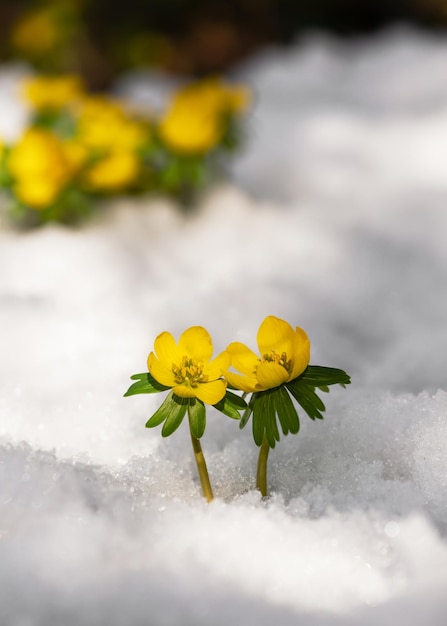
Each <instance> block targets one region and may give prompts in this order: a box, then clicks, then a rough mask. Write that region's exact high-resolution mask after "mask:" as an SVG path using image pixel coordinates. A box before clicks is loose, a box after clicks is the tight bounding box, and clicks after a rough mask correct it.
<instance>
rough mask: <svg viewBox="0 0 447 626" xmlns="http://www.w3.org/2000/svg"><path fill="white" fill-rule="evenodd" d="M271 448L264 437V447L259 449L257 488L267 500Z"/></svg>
mask: <svg viewBox="0 0 447 626" xmlns="http://www.w3.org/2000/svg"><path fill="white" fill-rule="evenodd" d="M269 452H270V446H269V443H268V441H267V438H266V437H265V436H264V439H263V441H262V445H261V447H260V448H259V457H258V473H257V474H256V487H257V488H258V489H259V491H260V492H261V494H262V496H263V497H264V498H265V497H266V496H267V459H268V457H269Z"/></svg>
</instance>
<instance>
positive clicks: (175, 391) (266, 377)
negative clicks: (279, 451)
mask: <svg viewBox="0 0 447 626" xmlns="http://www.w3.org/2000/svg"><path fill="white" fill-rule="evenodd" d="M257 343H258V348H259V355H257V354H256V353H255V352H253V351H252V350H251V349H250V348H249V347H247V346H245V345H244V344H242V343H240V342H233V343H230V344H229V345H228V346H227V348H226V350H224V351H223V352H221V353H220V354H219V355H218V356H216V357H215V358H214V359H212V353H213V344H212V339H211V337H210V335H209V333H208V331H207V330H206V329H205V328H203V327H201V326H192V327H191V328H188V329H187V330H185V331H184V332H183V333H182V334H181V336H180V338H179V340H178V342H177V341H176V340H175V339H174V337H173V336H172V334H171V333H169V332H166V331H165V332H162V333H161V334H160V335H158V336H157V338H156V339H155V342H154V350H153V351H152V352H150V354H149V356H148V360H147V367H148V371H147V372H144V373H142V374H135V375H133V376H131V379H132V380H134V381H136V382H134V383H133V384H132V385H131V386H130V387H129V389H128V390H127V392H126V393H125V394H124V395H125V396H131V395H135V394H141V393H157V392H161V391H169V393H168V395H167V397H166V399H165V400H164V402H163V403H162V405H161V406H160V408H159V409H158V410H157V411H156V412H155V413H154V415H152V417H151V418H150V419H149V420H148V421H147V423H146V427H147V428H152V427H155V426H160V425H161V424H163V426H162V431H161V434H162V436H163V437H168V436H169V435H171V434H172V433H173V432H174V431H176V430H177V428H179V426H180V425H181V423H182V421H183V418H184V417H185V415H186V414H187V415H188V422H189V429H190V434H191V441H192V445H193V450H194V455H195V459H196V462H197V470H198V474H199V478H200V482H201V486H202V492H203V495H204V496H205V498H206V499H207V500H208V501H211V500H212V499H213V490H212V487H211V483H210V479H209V475H208V470H207V466H206V462H205V458H204V455H203V451H202V448H201V443H200V439H201V437H202V436H203V434H204V432H205V427H206V409H205V405H207V404H208V405H211V406H213V407H214V408H215V409H217V410H218V411H220V412H221V413H224V414H225V415H227V416H229V417H231V418H233V419H236V420H240V427H241V428H244V426H245V425H246V424H247V423H248V420H249V419H250V417H252V425H253V438H254V441H255V443H256V445H257V446H259V457H258V467H257V480H256V486H257V488H258V489H259V491H260V492H261V494H262V495H263V496H266V495H267V459H268V455H269V452H270V449H271V448H274V447H275V445H276V443H277V442H278V441H279V440H280V435H279V428H278V422H279V425H280V428H281V430H282V433H283V435H287V434H288V433H292V434H296V433H298V431H299V427H300V422H299V417H298V411H297V408H296V406H295V404H298V405H299V406H300V407H301V409H303V410H304V411H305V413H307V415H308V416H309V417H310V418H311V419H312V420H315V419H323V415H322V412H324V411H325V406H324V404H323V402H322V400H321V399H320V397H319V396H318V395H317V393H316V390H317V389H319V390H320V391H323V392H327V391H329V385H335V384H339V385H341V386H342V387H345V386H346V385H348V384H349V383H350V382H351V379H350V377H349V375H348V374H346V372H344V371H343V370H341V369H337V368H332V367H320V366H317V365H310V364H309V361H310V341H309V338H308V336H307V334H306V332H305V331H304V330H303V329H302V328H299V327H295V328H293V327H292V326H290V324H289V323H288V322H286V321H284V320H282V319H279V318H278V317H275V316H273V315H270V316H268V317H266V318H265V319H264V321H263V322H262V324H261V325H260V327H259V330H258V335H257ZM230 389H231V391H230ZM233 391H241V392H243V394H242V396H239V395H237V394H235V393H233ZM248 394H251V395H250V397H249V399H248V402H247V400H246V397H247V395H248Z"/></svg>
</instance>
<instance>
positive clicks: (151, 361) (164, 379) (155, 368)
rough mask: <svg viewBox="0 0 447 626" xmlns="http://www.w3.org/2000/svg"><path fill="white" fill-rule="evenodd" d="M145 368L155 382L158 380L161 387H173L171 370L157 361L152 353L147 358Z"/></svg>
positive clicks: (173, 380) (173, 381)
mask: <svg viewBox="0 0 447 626" xmlns="http://www.w3.org/2000/svg"><path fill="white" fill-rule="evenodd" d="M147 367H148V369H149V372H150V373H151V374H152V376H153V377H154V378H155V380H158V382H159V383H161V384H162V385H166V387H173V386H174V385H175V379H174V374H173V373H172V370H171V369H170V368H168V367H166V365H165V364H164V363H162V362H161V361H160V360H159V359H157V357H156V356H155V354H154V353H153V352H151V353H150V355H149V356H148V359H147Z"/></svg>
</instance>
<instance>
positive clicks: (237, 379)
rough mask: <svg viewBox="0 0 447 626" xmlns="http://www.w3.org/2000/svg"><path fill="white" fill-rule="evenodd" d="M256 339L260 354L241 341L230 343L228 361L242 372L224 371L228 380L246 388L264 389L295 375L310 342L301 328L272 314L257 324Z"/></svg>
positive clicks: (305, 359) (302, 366)
mask: <svg viewBox="0 0 447 626" xmlns="http://www.w3.org/2000/svg"><path fill="white" fill-rule="evenodd" d="M257 342H258V348H259V352H260V353H261V357H258V356H257V355H256V354H255V353H254V352H253V351H252V350H250V348H248V347H247V346H246V345H244V344H243V343H240V342H234V343H230V345H229V346H228V347H227V352H228V353H229V355H230V358H231V365H232V366H233V367H234V368H235V369H236V370H238V371H239V372H241V374H236V373H234V372H230V371H228V370H227V371H225V372H224V376H225V378H226V379H227V381H228V383H229V384H230V385H232V386H233V387H236V388H237V389H241V390H242V391H245V392H255V391H266V390H267V389H273V388H275V387H279V386H280V385H282V384H283V383H287V382H289V381H291V380H293V379H294V378H297V377H298V376H299V375H300V374H302V373H303V372H304V370H305V369H306V367H307V366H308V364H309V360H310V342H309V339H308V337H307V335H306V333H305V332H304V330H303V329H302V328H298V327H296V328H295V330H293V328H292V326H290V324H288V323H287V322H285V321H284V320H281V319H279V318H277V317H274V316H273V315H270V316H269V317H266V318H265V320H264V321H263V322H262V324H261V325H260V327H259V330H258V335H257Z"/></svg>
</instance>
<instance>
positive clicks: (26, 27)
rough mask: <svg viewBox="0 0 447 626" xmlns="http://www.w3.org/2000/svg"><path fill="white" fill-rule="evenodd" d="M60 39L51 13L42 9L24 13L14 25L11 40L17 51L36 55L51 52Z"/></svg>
mask: <svg viewBox="0 0 447 626" xmlns="http://www.w3.org/2000/svg"><path fill="white" fill-rule="evenodd" d="M60 37H61V35H60V32H59V29H58V25H57V23H56V22H55V19H54V14H53V12H52V11H48V10H45V9H43V10H37V11H33V12H30V13H26V14H25V15H24V16H23V17H22V18H21V19H20V20H19V21H18V22H17V23H16V25H15V27H14V29H13V32H12V37H11V39H12V43H13V46H14V47H16V48H17V49H18V50H19V51H22V52H24V53H28V54H36V53H42V52H49V51H51V50H52V48H54V47H55V46H56V45H57V44H58V43H59V40H60Z"/></svg>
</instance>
